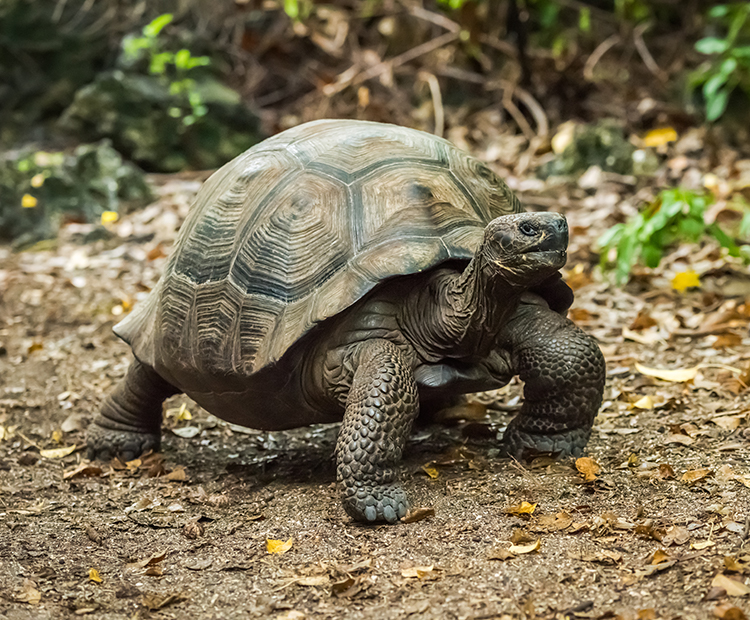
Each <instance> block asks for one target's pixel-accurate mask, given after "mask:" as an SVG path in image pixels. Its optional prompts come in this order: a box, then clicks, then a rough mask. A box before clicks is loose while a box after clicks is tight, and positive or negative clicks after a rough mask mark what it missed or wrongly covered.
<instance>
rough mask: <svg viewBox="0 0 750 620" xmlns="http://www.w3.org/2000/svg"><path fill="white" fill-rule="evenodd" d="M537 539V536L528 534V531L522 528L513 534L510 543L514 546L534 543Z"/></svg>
mask: <svg viewBox="0 0 750 620" xmlns="http://www.w3.org/2000/svg"><path fill="white" fill-rule="evenodd" d="M536 539H537V537H536V536H533V535H532V534H529V532H527V531H526V530H522V529H521V528H516V529H514V530H513V533H512V534H511V536H510V542H512V543H513V544H514V545H518V544H524V543H529V542H533V541H535V540H536Z"/></svg>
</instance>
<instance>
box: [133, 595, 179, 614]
mask: <svg viewBox="0 0 750 620" xmlns="http://www.w3.org/2000/svg"><path fill="white" fill-rule="evenodd" d="M187 598H188V597H187V596H186V595H185V594H184V593H182V592H174V593H172V594H158V593H156V592H149V593H148V594H144V595H143V598H142V599H141V602H142V603H143V606H144V607H146V608H147V609H150V610H151V611H156V610H157V609H162V608H163V607H167V606H168V605H173V604H175V603H181V602H182V601H186V600H187Z"/></svg>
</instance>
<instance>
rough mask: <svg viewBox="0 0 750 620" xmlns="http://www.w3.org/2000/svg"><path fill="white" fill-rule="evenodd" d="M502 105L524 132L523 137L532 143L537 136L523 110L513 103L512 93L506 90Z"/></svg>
mask: <svg viewBox="0 0 750 620" xmlns="http://www.w3.org/2000/svg"><path fill="white" fill-rule="evenodd" d="M502 103H503V107H504V108H505V109H506V110H507V111H508V114H510V115H511V116H512V117H513V120H514V121H516V124H517V125H518V127H519V128H520V129H521V131H522V132H523V135H524V136H526V139H527V140H528V141H529V142H531V141H532V140H533V139H534V138H535V137H536V134H535V133H534V130H533V129H532V128H531V125H529V122H528V121H527V120H526V117H525V116H524V115H523V112H521V110H519V109H518V106H517V105H516V104H515V103H513V92H512V91H510V92H509V91H507V90H506V91H504V92H503V100H502Z"/></svg>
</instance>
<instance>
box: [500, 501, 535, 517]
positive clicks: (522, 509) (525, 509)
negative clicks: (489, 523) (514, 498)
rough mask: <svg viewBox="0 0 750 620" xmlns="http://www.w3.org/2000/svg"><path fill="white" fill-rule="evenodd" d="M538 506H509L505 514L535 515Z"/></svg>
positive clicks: (523, 504) (526, 504) (524, 503)
mask: <svg viewBox="0 0 750 620" xmlns="http://www.w3.org/2000/svg"><path fill="white" fill-rule="evenodd" d="M535 509H536V504H530V503H529V502H521V503H520V504H518V506H509V507H508V508H506V509H505V513H506V514H509V515H531V514H534V510H535Z"/></svg>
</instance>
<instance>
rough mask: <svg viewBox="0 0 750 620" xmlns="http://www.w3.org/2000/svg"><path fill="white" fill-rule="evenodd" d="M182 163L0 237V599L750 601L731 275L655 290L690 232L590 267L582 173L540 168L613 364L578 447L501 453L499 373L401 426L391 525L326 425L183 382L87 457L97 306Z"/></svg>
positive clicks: (544, 608)
mask: <svg viewBox="0 0 750 620" xmlns="http://www.w3.org/2000/svg"><path fill="white" fill-rule="evenodd" d="M197 186H198V182H197V181H185V180H177V179H173V180H169V179H164V178H161V179H159V193H160V200H159V203H157V204H156V205H153V206H151V207H148V208H147V209H145V210H143V211H140V212H138V213H134V214H131V215H128V216H125V217H123V218H122V219H121V220H120V221H119V222H117V223H116V224H114V225H112V226H111V227H110V228H109V229H107V230H105V229H102V228H101V227H95V226H83V225H69V226H66V227H65V228H64V229H63V232H62V233H61V236H60V238H59V240H58V241H56V242H50V243H48V244H46V245H44V246H37V247H36V248H34V250H33V251H26V252H23V253H13V252H11V250H10V248H3V247H0V558H1V560H0V618H7V619H8V620H11V619H12V620H23V619H26V618H29V619H31V618H72V617H74V616H88V617H91V618H102V619H120V618H186V617H187V618H215V619H220V618H274V619H278V620H281V619H286V620H299V619H302V618H347V619H360V618H362V619H365V618H367V619H375V618H377V619H381V618H386V619H387V618H407V617H408V618H413V619H414V620H418V619H419V620H421V619H425V620H426V619H428V618H461V619H463V618H465V619H473V620H480V619H487V620H489V619H492V618H497V619H501V618H505V619H510V618H513V619H515V618H527V619H528V618H623V619H636V618H638V619H649V618H653V619H656V618H664V619H673V618H682V619H685V620H687V619H704V618H710V617H720V618H728V619H731V618H744V617H745V616H744V615H743V611H744V613H748V612H750V604H749V603H748V600H749V599H748V596H747V594H748V592H750V588H748V586H747V585H745V579H746V577H747V575H748V574H750V545H749V544H748V529H749V527H750V488H748V487H750V425H749V424H748V417H749V416H750V403H749V402H748V392H747V390H744V391H743V389H744V385H743V377H744V380H746V379H747V372H746V369H745V365H746V363H747V360H748V358H750V339H749V338H748V322H749V321H750V310H748V307H747V305H746V304H745V303H744V301H743V300H744V298H745V297H746V296H747V295H749V294H750V290H748V286H747V281H746V280H744V279H743V278H742V277H741V274H739V275H738V274H736V273H735V274H734V275H732V274H730V275H727V274H726V272H721V273H719V272H717V273H716V274H715V275H714V276H712V277H708V278H704V281H703V288H701V289H700V290H692V291H687V292H685V293H681V292H679V291H677V290H674V288H673V287H671V286H670V273H671V272H670V270H673V271H674V270H678V267H679V264H682V263H684V264H689V265H694V264H695V263H696V261H700V260H704V261H705V260H715V259H716V256H715V255H711V252H712V251H714V250H712V249H711V248H708V249H705V250H701V251H700V252H702V254H700V252H699V253H696V252H695V249H694V248H693V249H687V250H684V251H681V252H682V253H681V254H680V253H679V251H678V253H677V254H676V255H674V256H673V257H672V258H670V260H668V261H666V263H665V267H664V270H663V272H660V273H657V274H652V275H651V276H649V278H648V280H643V279H642V280H641V281H640V282H639V281H636V283H635V284H634V285H631V287H630V288H628V289H626V290H622V289H618V288H616V287H613V286H611V285H608V284H606V283H604V282H602V281H601V279H599V278H592V277H591V272H592V269H591V267H592V266H591V262H592V257H591V255H590V252H589V250H588V249H587V248H588V247H589V246H590V242H591V240H592V239H593V238H595V236H596V235H597V234H598V233H600V232H601V222H602V221H603V220H604V219H605V218H603V217H601V213H599V212H597V211H596V208H594V207H592V206H591V205H594V204H599V205H603V206H602V207H601V208H604V207H606V205H607V204H608V203H607V201H603V202H602V201H601V200H593V202H592V201H588V202H587V199H586V195H587V194H586V192H583V190H580V189H577V188H572V189H566V190H556V192H558V194H556V195H559V193H560V192H562V191H565V192H572V193H571V196H572V199H571V200H570V201H568V200H564V201H561V203H563V204H564V203H568V204H571V205H573V203H575V204H576V205H577V206H576V208H575V209H573V208H569V209H567V210H566V211H567V215H568V218H569V221H570V223H571V226H572V228H573V236H574V239H573V246H572V248H571V258H570V261H569V264H568V272H567V277H568V280H569V281H570V282H571V284H572V285H574V287H575V288H576V289H577V290H576V293H577V301H576V304H575V306H574V309H573V311H572V313H571V317H572V318H573V319H574V320H576V321H577V322H578V323H579V324H580V325H581V326H582V327H583V328H584V329H586V330H587V331H589V332H590V333H592V334H593V335H594V336H596V337H597V338H598V339H599V341H600V344H601V346H602V350H603V351H604V353H605V356H606V358H607V364H608V380H607V386H606V393H605V402H604V405H603V407H602V410H601V413H600V415H599V417H598V418H597V421H596V425H595V427H594V432H593V435H592V437H591V441H590V443H589V447H588V457H590V459H591V460H583V461H579V462H578V463H573V462H552V461H549V460H548V459H538V460H537V461H535V462H533V463H525V464H520V463H517V462H512V461H509V460H503V459H500V458H498V450H497V441H496V437H497V435H498V433H501V432H502V430H503V428H504V426H505V424H507V421H508V420H509V419H510V418H509V416H510V415H512V414H510V413H507V412H504V411H500V410H497V409H493V405H494V404H495V403H503V402H505V403H511V404H512V403H513V402H515V399H516V398H517V396H518V395H519V394H520V386H518V385H512V386H510V388H509V389H508V390H506V391H505V392H504V393H500V394H494V395H490V396H484V397H478V398H475V399H474V401H475V402H476V403H478V404H477V405H475V406H471V407H465V408H463V409H461V410H460V411H458V412H456V411H453V412H448V413H447V414H446V415H445V418H446V419H445V420H444V423H443V424H440V425H431V426H420V427H418V428H416V429H415V430H414V433H413V436H412V438H411V440H410V442H409V444H408V448H407V451H406V457H405V459H404V462H403V466H402V468H401V477H402V480H403V483H404V486H405V488H406V490H407V492H408V493H409V494H410V497H411V500H412V504H413V506H415V507H421V508H424V509H425V510H424V511H423V512H422V513H420V514H417V515H416V517H415V520H413V521H412V522H409V523H398V524H396V525H377V526H363V525H358V524H356V523H353V522H352V521H351V520H350V518H349V517H348V516H347V515H346V514H345V513H344V511H343V509H342V508H341V507H340V505H339V502H338V499H337V493H336V490H335V485H334V480H335V468H334V464H333V458H332V452H333V445H334V442H335V436H336V431H337V428H336V427H335V426H333V427H311V428H303V429H298V430H295V431H289V432H273V433H267V432H258V431H254V430H251V429H242V428H238V427H233V426H230V425H228V424H226V423H224V422H222V421H220V420H218V419H216V418H214V417H212V416H209V415H208V414H207V413H206V412H204V411H201V410H200V409H199V408H198V407H197V406H196V405H195V404H193V403H191V402H190V401H189V400H188V399H185V398H182V397H176V398H174V399H172V400H171V401H169V402H168V404H167V411H166V416H165V427H164V441H163V452H162V454H161V455H151V456H147V457H144V458H142V459H139V460H137V461H133V462H130V463H126V464H123V463H120V462H118V461H113V462H112V463H87V462H86V461H85V460H84V457H85V446H84V442H85V440H84V434H85V428H86V426H87V425H88V423H89V421H90V420H91V419H92V417H93V416H94V415H95V413H96V411H97V407H98V405H99V403H100V402H101V401H102V398H103V396H104V394H105V393H107V392H108V391H109V390H110V389H111V388H112V386H113V385H114V383H115V382H116V381H117V380H118V379H119V378H120V377H122V376H123V375H124V372H125V369H126V367H127V364H128V363H129V360H130V353H129V350H128V348H127V346H126V345H125V344H123V343H122V342H120V341H118V340H117V339H116V338H115V337H114V336H113V335H112V333H111V327H112V325H114V324H115V323H116V322H117V320H118V318H121V317H122V316H123V315H124V313H126V312H128V311H129V309H130V308H131V307H132V305H133V304H134V303H135V302H136V301H137V300H138V299H139V298H140V297H142V296H143V295H144V294H145V292H146V291H147V290H148V289H149V288H150V287H151V286H153V284H154V282H155V281H156V278H157V277H158V275H159V273H160V271H161V269H162V267H163V265H164V260H165V256H166V254H167V253H168V252H169V248H170V245H171V242H172V239H173V238H174V234H175V230H176V229H177V227H178V226H179V223H180V222H181V221H182V218H183V217H184V216H185V213H186V211H187V207H188V204H189V201H190V199H191V196H192V195H193V193H194V191H195V190H196V188H197ZM516 186H517V187H518V186H520V187H519V188H520V189H521V190H522V193H523V190H524V187H523V186H522V184H520V183H517V184H516ZM601 187H604V185H601ZM618 187H619V188H620V189H619V190H617V191H621V190H622V191H626V190H627V188H625V190H623V188H622V187H620V186H618ZM598 191H599V192H602V191H604V190H603V189H600V190H598ZM576 192H577V193H576ZM527 193H528V192H527ZM615 193H616V191H615ZM578 194H580V196H579V198H580V200H578V199H576V195H578ZM590 194H591V192H588V195H589V196H590ZM590 197H591V196H590ZM597 197H598V198H602V196H601V195H599V194H597ZM532 202H533V201H532ZM537 202H540V201H537ZM542 202H543V201H542ZM610 202H611V201H610ZM587 205H588V206H587ZM597 223H598V226H600V228H597ZM738 291H739V292H738ZM636 363H638V364H640V365H641V366H639V367H636V365H635V364H636ZM657 368H658V369H665V368H666V369H671V370H678V371H681V373H676V374H675V375H673V376H666V377H665V378H667V379H671V380H665V379H664V378H659V377H657V376H654V375H656V374H658V373H657V372H655V371H654V370H653V369H657ZM743 373H744V374H743ZM487 404H489V407H486V405H487ZM183 405H184V406H183ZM461 418H463V419H461ZM597 464H598V467H597ZM430 509H431V510H430ZM432 511H434V514H433V513H432ZM419 517H423V518H419ZM269 541H271V542H269ZM272 541H283V542H285V543H286V545H285V546H284V547H282V549H281V551H283V549H284V548H285V547H289V545H291V547H289V548H288V549H287V550H286V551H285V552H277V553H270V552H269V550H270V549H273V548H274V545H276V546H277V547H278V545H279V543H274V542H272ZM732 608H735V609H732ZM740 610H743V611H740Z"/></svg>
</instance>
